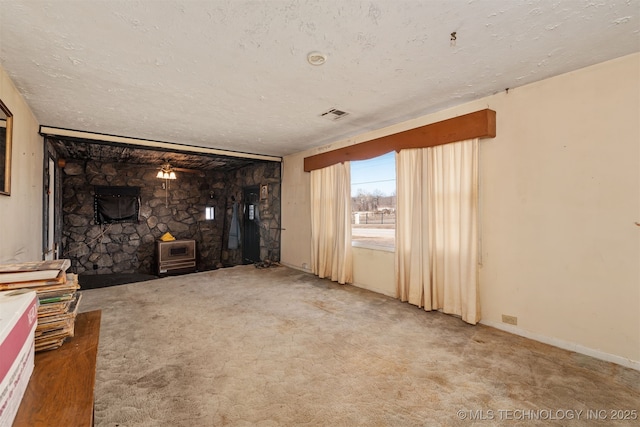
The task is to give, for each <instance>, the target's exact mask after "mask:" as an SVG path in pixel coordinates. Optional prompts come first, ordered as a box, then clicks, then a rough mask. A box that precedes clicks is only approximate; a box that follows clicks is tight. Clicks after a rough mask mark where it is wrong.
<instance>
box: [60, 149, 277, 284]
mask: <svg viewBox="0 0 640 427" xmlns="http://www.w3.org/2000/svg"><path fill="white" fill-rule="evenodd" d="M157 171H158V168H157V167H155V166H144V165H134V164H123V163H104V162H98V161H87V162H82V161H73V160H69V161H67V164H66V166H65V168H64V169H63V183H62V192H63V195H62V211H63V229H62V254H61V257H63V258H69V259H71V262H72V266H71V269H70V271H73V272H76V273H84V274H91V273H96V274H107V273H143V274H155V241H156V240H157V239H158V238H159V237H160V236H161V235H162V234H164V233H165V232H167V231H168V232H170V233H171V234H172V235H173V236H175V237H176V238H178V239H194V240H195V241H196V252H197V268H198V270H200V271H203V270H210V269H213V268H217V267H220V266H222V265H224V266H227V265H237V264H241V263H242V250H241V249H237V250H229V249H227V242H228V234H229V230H228V228H229V226H230V222H231V209H232V203H231V197H232V196H233V197H235V199H236V200H238V201H240V200H241V195H242V188H243V187H244V186H249V185H265V184H266V185H268V187H269V198H268V199H267V200H265V201H263V202H261V204H260V215H261V219H263V222H262V224H261V230H260V231H261V256H262V257H263V259H265V258H267V257H268V258H269V259H270V260H272V261H279V260H280V164H279V163H258V164H254V165H250V166H247V167H244V168H241V169H238V170H236V171H232V172H217V171H203V172H202V174H197V173H188V172H179V173H178V179H176V180H174V181H168V185H169V188H168V192H167V193H166V194H165V190H164V189H163V188H162V184H163V183H164V182H165V181H163V180H161V179H158V178H156V173H157ZM95 185H109V186H136V187H140V191H141V206H140V218H139V221H138V222H137V223H120V224H103V225H98V224H95V222H94V208H93V196H94V186H95ZM166 195H167V196H168V197H167V198H166V200H165V197H166ZM212 195H213V198H212V197H211V196H212ZM205 206H214V207H215V214H216V218H215V220H211V221H207V220H205V218H204V211H205ZM225 216H226V218H225Z"/></svg>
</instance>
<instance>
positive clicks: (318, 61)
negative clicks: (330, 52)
mask: <svg viewBox="0 0 640 427" xmlns="http://www.w3.org/2000/svg"><path fill="white" fill-rule="evenodd" d="M307 61H309V64H311V65H322V64H324V63H325V62H326V61H327V55H325V54H324V53H320V52H311V53H310V54H308V55H307Z"/></svg>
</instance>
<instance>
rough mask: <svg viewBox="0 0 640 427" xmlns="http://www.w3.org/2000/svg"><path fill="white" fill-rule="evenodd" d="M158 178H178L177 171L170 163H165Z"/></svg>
mask: <svg viewBox="0 0 640 427" xmlns="http://www.w3.org/2000/svg"><path fill="white" fill-rule="evenodd" d="M156 178H161V179H176V173H175V172H174V171H173V168H172V167H171V165H170V164H169V163H165V164H164V165H162V166H161V167H160V170H159V171H158V174H157V175H156Z"/></svg>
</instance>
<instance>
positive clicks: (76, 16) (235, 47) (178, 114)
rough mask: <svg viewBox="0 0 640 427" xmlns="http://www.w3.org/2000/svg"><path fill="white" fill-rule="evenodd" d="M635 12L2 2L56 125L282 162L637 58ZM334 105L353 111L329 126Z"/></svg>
mask: <svg viewBox="0 0 640 427" xmlns="http://www.w3.org/2000/svg"><path fill="white" fill-rule="evenodd" d="M639 13H640V0H587V1H578V0H564V1H559V0H541V1H534V0H529V1H516V0H497V1H496V0H487V1H480V0H478V1H474V0H465V1H462V0H445V1H435V0H433V1H427V0H425V1H415V0H396V1H392V0H371V1H349V0H338V1H334V0H316V1H310V0H309V1H306V0H299V1H293V0H292V1H278V0H271V1H247V0H225V1H216V0H213V1H117V0H111V1H92V0H86V1H64V0H61V1H51V2H48V1H14V0H0V63H1V64H2V66H3V67H4V68H5V70H6V71H7V72H8V73H9V76H10V77H11V78H12V80H13V81H14V82H15V84H16V86H17V88H18V90H19V91H20V92H21V93H22V94H23V96H24V97H25V99H26V101H27V103H28V104H29V105H30V106H31V108H32V110H33V111H34V113H35V115H36V117H37V119H38V120H39V122H40V123H41V124H43V125H46V126H55V127H61V128H69V129H76V130H82V131H89V132H99V133H105V134H113V135H122V136H128V137H135V138H145V139H151V140H158V141H166V142H175V143H180V144H186V145H193V146H201V147H213V148H221V149H227V150H233V151H241V152H249V153H258V154H268V155H278V156H282V155H286V154H290V153H294V152H298V151H301V150H304V149H307V148H311V147H314V146H319V145H323V144H325V143H328V142H332V141H335V140H338V139H342V138H346V137H349V136H352V135H355V134H359V133H362V132H365V131H368V130H372V129H377V128H380V127H383V126H387V125H390V124H393V123H397V122H400V121H404V120H407V119H410V118H413V117H417V116H420V115H424V114H427V113H430V112H434V111H438V110H441V109H443V108H447V107H450V106H453V105H456V104H460V103H464V102H468V101H471V100H473V99H477V98H481V97H484V96H487V95H490V94H492V93H495V92H498V91H501V90H504V89H505V88H515V87H518V86H521V85H524V84H527V83H531V82H534V81H537V80H541V79H544V78H547V77H550V76H554V75H557V74H561V73H565V72H568V71H572V70H575V69H578V68H582V67H585V66H588V65H591V64H595V63H598V62H602V61H605V60H609V59H613V58H616V57H620V56H623V55H627V54H630V53H633V52H638V51H639V50H640V34H639V30H640V21H639V18H638V15H639ZM452 32H455V33H456V34H455V38H456V40H455V41H452V40H451V38H452V37H451V33H452ZM311 51H320V52H322V53H325V54H326V55H327V61H326V63H325V64H324V65H322V66H312V65H310V64H309V63H308V62H307V60H306V57H307V54H308V53H309V52H311ZM331 108H338V109H340V110H344V111H347V112H349V113H350V114H349V115H347V116H346V117H343V118H341V119H340V120H337V121H332V120H329V119H327V118H323V117H320V114H321V113H323V112H325V111H327V110H329V109H331Z"/></svg>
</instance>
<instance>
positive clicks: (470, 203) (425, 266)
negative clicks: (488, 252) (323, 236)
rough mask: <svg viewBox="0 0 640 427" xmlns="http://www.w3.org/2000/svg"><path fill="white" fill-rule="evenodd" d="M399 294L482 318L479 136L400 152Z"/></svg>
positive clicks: (467, 316)
mask: <svg viewBox="0 0 640 427" xmlns="http://www.w3.org/2000/svg"><path fill="white" fill-rule="evenodd" d="M396 179H397V207H396V218H397V220H396V259H395V267H396V295H397V297H398V298H399V299H400V300H401V301H407V302H409V303H410V304H413V305H417V306H418V307H424V309H425V310H442V311H443V312H445V313H449V314H455V315H459V316H461V317H462V320H464V321H465V322H467V323H471V324H476V323H477V322H478V321H479V320H480V307H479V300H478V289H477V288H478V279H477V247H478V243H477V240H478V231H477V215H478V140H477V139H473V140H468V141H462V142H457V143H452V144H446V145H440V146H436V147H429V148H419V149H407V150H401V151H400V152H399V153H397V154H396Z"/></svg>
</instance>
